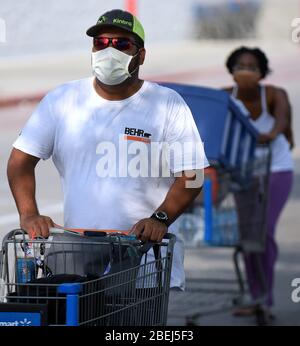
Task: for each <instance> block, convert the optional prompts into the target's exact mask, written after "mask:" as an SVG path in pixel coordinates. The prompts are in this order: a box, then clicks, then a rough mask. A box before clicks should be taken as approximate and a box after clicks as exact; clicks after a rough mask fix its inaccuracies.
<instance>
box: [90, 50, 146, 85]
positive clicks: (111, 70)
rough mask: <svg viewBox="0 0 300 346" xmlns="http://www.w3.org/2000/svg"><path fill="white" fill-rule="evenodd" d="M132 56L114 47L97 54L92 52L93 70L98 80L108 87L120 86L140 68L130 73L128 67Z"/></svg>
mask: <svg viewBox="0 0 300 346" xmlns="http://www.w3.org/2000/svg"><path fill="white" fill-rule="evenodd" d="M138 54H139V52H138V53H137V54H136V55H134V56H132V55H128V54H125V53H123V52H121V51H119V50H117V49H115V48H113V47H108V48H105V49H103V50H99V51H97V52H92V69H93V72H94V75H95V76H96V78H97V79H98V80H99V81H100V82H101V83H103V84H106V85H118V84H121V83H123V82H124V81H125V80H126V79H127V78H129V77H131V76H132V73H133V72H134V71H136V69H137V68H138V66H137V67H136V68H135V69H134V71H132V72H131V73H129V71H128V67H129V64H130V62H131V60H132V59H133V58H134V57H135V56H137V55H138Z"/></svg>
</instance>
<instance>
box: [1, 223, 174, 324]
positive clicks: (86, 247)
mask: <svg viewBox="0 0 300 346" xmlns="http://www.w3.org/2000/svg"><path fill="white" fill-rule="evenodd" d="M174 243H175V236H174V235H172V234H166V236H165V238H164V239H163V241H162V242H161V243H155V244H153V243H150V242H148V243H143V242H141V241H139V240H137V239H136V238H135V236H128V235H126V234H123V233H111V234H107V233H106V232H90V231H87V232H82V233H79V232H72V231H67V230H59V229H51V233H50V236H49V238H48V239H35V240H31V239H29V238H28V235H27V234H26V233H25V232H24V231H22V230H14V231H12V232H10V233H9V234H7V235H6V237H5V238H4V240H3V245H2V251H1V258H0V259H1V261H0V265H1V266H0V269H1V273H0V274H1V282H0V303H1V304H0V325H69V326H70V325H72V326H75V325H87V326H145V325H151V326H156V325H160V326H161V325H165V324H166V320H167V310H168V298H169V287H170V273H171V266H172V256H173V247H174Z"/></svg>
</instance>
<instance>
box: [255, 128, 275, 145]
mask: <svg viewBox="0 0 300 346" xmlns="http://www.w3.org/2000/svg"><path fill="white" fill-rule="evenodd" d="M277 136H278V133H276V132H274V131H271V132H269V133H261V134H260V135H259V136H258V143H259V144H268V143H270V142H272V141H274V139H275V138H276V137H277Z"/></svg>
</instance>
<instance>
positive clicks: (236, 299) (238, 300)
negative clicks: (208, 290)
mask: <svg viewBox="0 0 300 346" xmlns="http://www.w3.org/2000/svg"><path fill="white" fill-rule="evenodd" d="M243 300H244V299H243V297H242V296H237V297H234V298H233V299H232V305H233V306H240V305H242V304H243Z"/></svg>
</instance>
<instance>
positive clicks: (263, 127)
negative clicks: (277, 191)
mask: <svg viewBox="0 0 300 346" xmlns="http://www.w3.org/2000/svg"><path fill="white" fill-rule="evenodd" d="M237 92H238V88H237V86H235V87H234V88H233V91H232V96H233V97H235V98H236V97H237ZM260 95H261V105H262V113H261V115H260V116H259V117H258V118H257V119H256V120H253V119H249V120H250V122H251V124H252V125H253V126H254V127H255V128H256V129H257V131H258V132H259V133H268V132H270V131H271V130H272V128H273V126H274V123H275V119H274V117H273V116H272V115H271V114H270V113H269V111H268V106H267V97H266V87H265V86H261V93H260ZM271 151H272V160H271V172H281V171H291V170H293V168H294V162H293V159H292V154H291V151H290V144H289V142H288V140H287V139H286V137H285V135H284V134H283V133H280V134H279V135H278V136H277V137H276V138H275V139H274V140H273V141H272V143H271ZM261 154H262V153H261V149H259V148H258V149H256V156H260V155H261Z"/></svg>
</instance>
